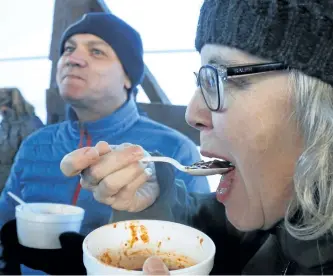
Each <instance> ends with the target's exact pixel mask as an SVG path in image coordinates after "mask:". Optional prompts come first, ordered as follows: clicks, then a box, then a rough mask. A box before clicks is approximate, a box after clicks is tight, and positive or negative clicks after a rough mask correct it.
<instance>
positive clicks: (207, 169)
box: [140, 156, 234, 176]
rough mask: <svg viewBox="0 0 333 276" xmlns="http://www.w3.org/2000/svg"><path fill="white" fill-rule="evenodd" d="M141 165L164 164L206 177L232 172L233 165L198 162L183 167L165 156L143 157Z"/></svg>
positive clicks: (216, 161) (219, 162)
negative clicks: (149, 163) (150, 163)
mask: <svg viewBox="0 0 333 276" xmlns="http://www.w3.org/2000/svg"><path fill="white" fill-rule="evenodd" d="M140 161H141V162H143V163H148V162H165V163H169V164H171V165H173V166H175V167H176V168H177V169H178V170H180V171H182V172H185V173H188V174H191V175H195V176H208V175H214V174H225V173H227V172H229V171H231V170H233V168H234V167H233V165H232V164H231V163H230V162H228V161H218V160H214V161H210V162H204V161H200V162H197V163H194V164H193V165H191V166H184V165H182V164H180V163H179V162H178V161H177V160H175V159H172V158H170V157H165V156H148V157H144V158H142V159H141V160H140ZM214 164H215V165H219V166H221V167H211V166H214ZM222 166H225V167H222Z"/></svg>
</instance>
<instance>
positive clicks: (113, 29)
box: [60, 0, 144, 90]
mask: <svg viewBox="0 0 333 276" xmlns="http://www.w3.org/2000/svg"><path fill="white" fill-rule="evenodd" d="M73 1H75V0H73ZM75 34H93V35H96V36H98V37H100V38H101V39H103V40H104V41H105V42H106V43H108V44H109V45H110V46H111V47H112V49H113V50H114V51H115V53H116V54H117V56H118V58H119V60H120V62H121V64H122V65H123V67H124V70H125V72H126V74H127V76H128V78H129V79H130V80H131V83H132V89H131V90H133V89H134V88H135V87H136V86H137V85H138V84H140V83H141V81H142V78H143V75H144V62H143V46H142V40H141V37H140V35H139V33H138V32H137V31H136V30H134V29H133V28H132V27H131V26H130V25H128V24H127V23H126V22H124V21H123V20H121V19H120V18H118V17H116V16H115V15H113V14H109V13H103V12H95V13H87V14H85V15H84V16H83V17H82V18H81V19H80V20H79V21H77V22H75V23H74V24H72V25H70V26H69V27H68V28H67V30H65V32H64V34H63V35H62V38H61V42H60V54H61V55H62V54H63V52H64V46H65V43H66V41H67V40H68V39H69V38H70V37H71V36H73V35H75Z"/></svg>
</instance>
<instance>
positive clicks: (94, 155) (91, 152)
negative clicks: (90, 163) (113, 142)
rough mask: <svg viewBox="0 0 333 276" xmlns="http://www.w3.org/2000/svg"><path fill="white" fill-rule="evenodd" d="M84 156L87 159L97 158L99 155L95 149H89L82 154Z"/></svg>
mask: <svg viewBox="0 0 333 276" xmlns="http://www.w3.org/2000/svg"><path fill="white" fill-rule="evenodd" d="M84 155H85V156H87V157H89V158H97V157H98V156H99V153H98V151H97V149H96V148H90V149H88V150H87V151H86V152H85V153H84Z"/></svg>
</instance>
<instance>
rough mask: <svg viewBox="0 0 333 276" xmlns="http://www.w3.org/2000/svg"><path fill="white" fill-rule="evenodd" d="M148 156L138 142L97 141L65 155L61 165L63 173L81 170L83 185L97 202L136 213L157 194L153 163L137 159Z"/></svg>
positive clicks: (144, 207) (72, 173)
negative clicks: (112, 143) (92, 145)
mask: <svg viewBox="0 0 333 276" xmlns="http://www.w3.org/2000/svg"><path fill="white" fill-rule="evenodd" d="M147 155H149V153H148V152H146V151H145V150H144V149H143V148H142V147H140V146H137V145H132V144H128V143H126V144H122V145H117V146H113V145H109V144H108V143H106V142H99V143H97V144H96V146H95V147H85V148H81V149H77V150H75V151H73V152H71V153H69V154H67V155H66V156H65V157H64V158H63V159H62V161H61V164H60V168H61V171H62V172H63V174H64V175H66V176H74V175H77V174H80V172H81V181H80V183H81V186H82V188H84V189H88V190H91V191H92V192H93V195H94V198H95V199H96V200H97V201H99V202H101V203H104V204H107V205H110V206H111V207H112V208H113V209H115V210H119V211H128V212H139V211H142V210H144V209H146V208H148V207H149V206H150V205H152V204H153V203H154V202H155V200H156V198H157V197H158V196H159V193H160V189H159V185H158V183H157V180H156V173H155V166H154V164H153V163H150V164H149V165H147V164H143V163H142V162H140V159H142V158H143V157H144V156H147Z"/></svg>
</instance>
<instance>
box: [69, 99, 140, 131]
mask: <svg viewBox="0 0 333 276" xmlns="http://www.w3.org/2000/svg"><path fill="white" fill-rule="evenodd" d="M67 118H68V119H69V121H70V127H71V129H72V131H73V132H74V133H75V134H78V135H79V134H80V129H82V128H83V129H84V130H85V131H86V132H87V133H89V135H91V136H94V135H99V134H102V133H105V132H108V135H109V136H116V135H119V134H121V133H123V132H125V131H127V130H128V129H129V128H131V127H132V126H133V124H135V123H136V122H137V121H138V120H139V118H140V115H139V112H138V108H137V105H136V103H135V101H134V99H133V97H129V99H128V100H127V101H126V102H125V103H124V104H123V105H122V106H121V107H120V108H119V109H118V110H116V111H115V112H113V113H112V114H110V115H108V116H106V117H104V118H102V119H99V120H97V121H92V122H84V123H80V122H79V121H78V118H77V115H76V113H75V111H74V110H73V109H72V108H71V107H69V108H67Z"/></svg>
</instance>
